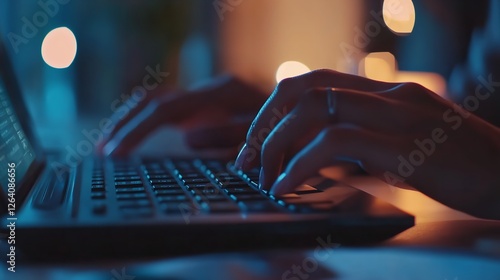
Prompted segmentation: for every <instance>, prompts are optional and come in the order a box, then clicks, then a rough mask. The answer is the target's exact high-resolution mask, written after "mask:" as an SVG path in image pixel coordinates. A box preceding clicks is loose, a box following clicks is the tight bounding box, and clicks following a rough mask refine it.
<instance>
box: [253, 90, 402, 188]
mask: <svg viewBox="0 0 500 280" xmlns="http://www.w3.org/2000/svg"><path fill="white" fill-rule="evenodd" d="M328 94H331V95H332V98H334V99H335V100H336V102H335V103H336V108H335V109H336V113H335V116H333V117H335V119H336V121H337V122H338V123H344V122H345V123H349V124H352V125H356V126H360V127H364V128H368V129H370V130H377V131H380V130H385V129H387V128H388V127H387V124H388V123H391V122H390V121H391V120H392V114H391V115H385V114H383V113H380V112H388V111H390V109H391V104H390V102H389V100H386V99H385V98H384V97H382V96H380V95H373V94H368V93H365V92H361V91H353V90H343V89H334V90H331V89H326V88H316V89H311V90H309V91H307V92H306V94H305V95H304V96H303V97H302V99H301V101H300V102H299V103H298V105H297V106H296V107H295V108H294V109H293V110H292V111H291V112H290V113H289V114H288V115H286V116H285V118H284V119H283V120H281V121H280V122H279V123H278V124H277V125H276V127H274V128H272V129H273V130H272V131H271V133H270V134H269V135H268V136H267V138H266V140H265V141H264V143H263V145H262V152H261V166H262V169H261V175H260V179H261V182H260V184H261V187H262V188H263V189H266V190H267V189H269V188H270V186H271V184H272V183H273V182H274V181H275V180H276V177H277V176H278V175H279V174H280V172H281V165H282V160H283V159H284V158H287V157H289V153H290V151H291V150H295V149H297V148H299V149H302V148H303V147H304V146H305V145H306V144H307V143H305V144H304V143H303V142H304V141H303V139H304V137H311V136H310V134H311V133H318V132H319V131H320V130H321V128H323V127H325V126H326V125H327V124H328V123H329V121H330V119H331V118H332V116H330V114H329V109H330V108H329V106H328V102H327V99H328ZM376 114H378V115H379V117H377V118H373V117H372V116H374V115H376ZM391 128H392V129H393V130H394V127H391ZM313 136H316V135H313ZM301 142H302V143H301ZM299 143H301V144H302V147H301V146H300V144H299Z"/></svg>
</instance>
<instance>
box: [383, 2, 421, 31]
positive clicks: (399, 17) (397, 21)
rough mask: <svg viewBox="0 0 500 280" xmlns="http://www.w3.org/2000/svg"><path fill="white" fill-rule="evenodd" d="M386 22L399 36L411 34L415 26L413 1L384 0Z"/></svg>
mask: <svg viewBox="0 0 500 280" xmlns="http://www.w3.org/2000/svg"><path fill="white" fill-rule="evenodd" d="M382 14H383V17H384V22H385V24H386V25H387V27H389V29H390V30H391V31H392V32H394V33H396V34H398V35H407V34H410V33H411V32H412V30H413V26H414V25H415V7H414V6H413V2H412V1H411V0H384V4H383V7H382Z"/></svg>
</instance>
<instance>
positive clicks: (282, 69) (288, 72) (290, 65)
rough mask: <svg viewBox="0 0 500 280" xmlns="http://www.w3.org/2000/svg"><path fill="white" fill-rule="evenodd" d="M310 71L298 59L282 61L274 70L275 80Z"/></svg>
mask: <svg viewBox="0 0 500 280" xmlns="http://www.w3.org/2000/svg"><path fill="white" fill-rule="evenodd" d="M309 71H311V70H310V69H309V67H307V66H306V65H305V64H304V63H301V62H298V61H286V62H283V63H282V64H281V65H280V66H279V67H278V70H277V71H276V81H277V82H278V83H279V82H280V81H281V80H283V79H286V78H290V77H295V76H298V75H302V74H305V73H307V72H309Z"/></svg>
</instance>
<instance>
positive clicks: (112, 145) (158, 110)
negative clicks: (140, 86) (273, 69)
mask: <svg viewBox="0 0 500 280" xmlns="http://www.w3.org/2000/svg"><path fill="white" fill-rule="evenodd" d="M259 97H260V96H259V92H258V91H256V89H254V88H252V87H251V86H249V85H247V84H243V83H242V82H240V81H239V80H237V79H234V78H231V77H222V78H219V79H215V80H214V82H213V83H211V84H210V85H207V86H205V87H204V88H202V89H199V90H196V91H193V92H191V93H189V94H187V93H184V94H172V95H167V96H164V97H162V98H161V99H153V100H151V101H150V102H149V104H148V106H146V107H145V108H143V110H142V111H141V112H139V113H138V114H137V115H136V116H135V117H134V118H132V119H129V121H128V122H127V123H125V124H124V125H123V126H122V128H121V129H120V130H117V131H116V132H115V133H114V135H113V137H112V138H111V139H110V140H108V142H107V143H106V144H105V146H104V149H105V151H104V154H105V155H109V154H110V153H115V154H116V155H124V154H125V153H127V152H129V151H130V150H131V149H133V148H135V147H136V146H137V145H138V144H139V143H140V142H141V141H142V140H144V138H145V137H146V136H147V135H148V134H149V133H151V132H152V131H153V130H155V129H156V128H157V127H159V126H160V125H164V124H167V123H179V122H181V121H184V120H186V119H188V118H190V117H192V116H194V115H196V112H198V111H201V110H202V108H204V107H206V106H205V105H206V104H215V107H216V108H217V107H218V108H220V109H227V108H231V110H237V109H239V110H241V112H247V111H252V110H251V107H252V106H253V108H255V107H256V106H255V104H253V103H255V102H259V101H258V99H259ZM261 98H262V97H261ZM104 149H103V150H104Z"/></svg>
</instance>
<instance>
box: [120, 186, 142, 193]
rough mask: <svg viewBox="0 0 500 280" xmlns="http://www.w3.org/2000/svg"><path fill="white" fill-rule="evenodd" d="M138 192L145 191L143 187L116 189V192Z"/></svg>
mask: <svg viewBox="0 0 500 280" xmlns="http://www.w3.org/2000/svg"><path fill="white" fill-rule="evenodd" d="M140 192H145V189H144V188H143V187H134V188H121V189H116V193H140Z"/></svg>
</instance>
